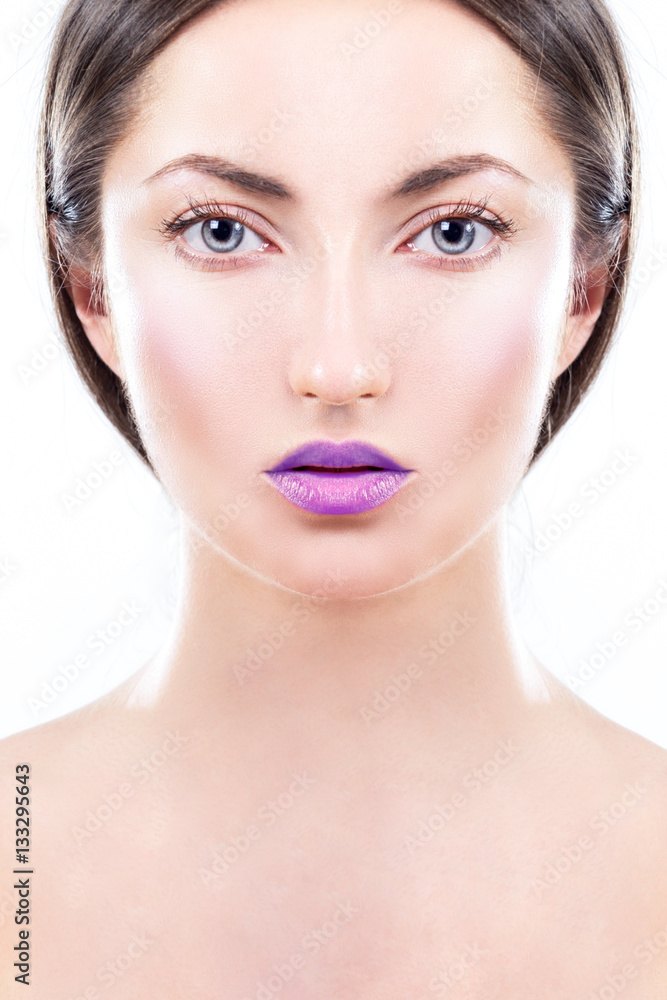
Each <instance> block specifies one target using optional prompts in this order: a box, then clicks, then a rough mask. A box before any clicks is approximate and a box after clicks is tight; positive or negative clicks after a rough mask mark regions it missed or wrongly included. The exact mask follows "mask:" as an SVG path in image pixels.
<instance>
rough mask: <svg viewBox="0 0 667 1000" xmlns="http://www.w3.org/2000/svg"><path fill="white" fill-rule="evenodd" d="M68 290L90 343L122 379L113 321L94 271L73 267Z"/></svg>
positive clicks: (70, 272)
mask: <svg viewBox="0 0 667 1000" xmlns="http://www.w3.org/2000/svg"><path fill="white" fill-rule="evenodd" d="M67 291H68V293H69V296H70V298H71V300H72V302H73V303H74V308H75V309H76V314H77V316H78V317H79V320H80V321H81V325H82V327H83V329H84V331H85V333H86V336H87V337H88V340H89V341H90V342H91V344H92V345H93V347H94V348H95V351H96V352H97V354H99V356H100V357H101V359H102V361H104V363H105V364H107V365H108V366H109V368H111V370H112V371H114V372H115V373H116V375H118V377H119V378H120V379H122V378H123V375H124V373H123V365H122V362H121V359H120V355H119V353H118V350H117V347H116V340H115V337H114V335H113V328H112V325H111V318H110V317H109V315H108V313H107V312H106V309H105V306H104V303H103V302H102V297H101V295H100V290H99V282H98V281H96V280H95V277H94V275H93V274H92V273H91V272H90V271H88V270H86V269H84V268H83V267H76V266H73V267H71V268H70V270H69V275H68V280H67Z"/></svg>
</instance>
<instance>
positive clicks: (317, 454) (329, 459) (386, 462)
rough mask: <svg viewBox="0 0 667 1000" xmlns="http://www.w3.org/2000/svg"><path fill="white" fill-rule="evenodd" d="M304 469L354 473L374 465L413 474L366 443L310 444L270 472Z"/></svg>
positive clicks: (304, 445) (336, 442)
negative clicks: (340, 470)
mask: <svg viewBox="0 0 667 1000" xmlns="http://www.w3.org/2000/svg"><path fill="white" fill-rule="evenodd" d="M304 465H309V466H315V467H316V468H323V469H353V468H357V467H360V466H362V467H363V466H369V465H370V466H373V467H375V468H379V469H387V470H389V471H391V472H411V471H412V470H411V469H406V468H404V467H403V466H402V465H399V463H398V462H395V461H394V460H393V458H390V457H389V455H386V454H385V453H384V452H383V451H380V449H379V448H376V447H374V445H372V444H367V443H366V442H365V441H309V442H308V443H307V444H302V445H301V446H300V447H299V448H296V449H295V450H294V451H291V452H290V453H289V455H285V457H284V458H283V459H281V460H280V462H278V464H277V465H274V467H273V468H272V469H268V470H267V471H268V472H286V471H287V470H290V469H297V468H300V467H301V466H304Z"/></svg>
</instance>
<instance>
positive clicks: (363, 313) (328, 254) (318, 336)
mask: <svg viewBox="0 0 667 1000" xmlns="http://www.w3.org/2000/svg"><path fill="white" fill-rule="evenodd" d="M321 246H322V250H321V252H320V253H319V254H318V255H317V257H318V259H317V264H316V267H315V268H314V270H313V272H312V274H310V276H309V277H308V278H307V279H305V282H304V285H305V287H304V289H303V300H304V301H303V305H304V309H303V312H302V320H301V322H302V324H303V326H302V329H300V331H299V336H298V340H297V347H296V349H295V353H294V356H293V358H292V371H291V382H292V386H293V388H294V390H295V391H296V392H298V393H299V394H301V395H308V396H312V395H315V396H318V397H319V398H321V399H322V400H324V401H327V402H332V403H345V402H350V401H353V400H354V399H358V398H361V397H367V396H379V395H382V394H383V393H384V392H385V391H386V389H387V387H388V382H389V372H388V370H387V369H386V367H384V368H383V367H381V366H380V365H379V364H378V361H377V358H378V352H379V346H380V345H379V343H378V337H379V336H380V335H381V329H382V317H381V316H380V315H378V314H377V310H376V309H375V308H374V306H373V301H374V299H375V295H374V290H373V285H372V281H373V277H372V271H373V269H372V267H371V265H370V262H369V260H368V257H367V255H366V254H364V251H363V244H362V240H361V239H360V238H359V236H358V234H356V233H354V232H351V231H350V230H346V231H345V232H340V231H339V232H336V233H335V234H332V233H331V232H327V234H326V235H325V237H324V238H323V239H322V241H321Z"/></svg>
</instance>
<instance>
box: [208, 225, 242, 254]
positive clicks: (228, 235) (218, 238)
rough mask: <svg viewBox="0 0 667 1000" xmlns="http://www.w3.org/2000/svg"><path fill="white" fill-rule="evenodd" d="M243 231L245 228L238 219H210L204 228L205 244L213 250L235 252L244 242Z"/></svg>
mask: <svg viewBox="0 0 667 1000" xmlns="http://www.w3.org/2000/svg"><path fill="white" fill-rule="evenodd" d="M243 231H244V226H243V225H242V223H240V222H238V221H237V220H236V219H209V220H208V222H206V223H204V226H203V227H202V235H203V237H204V242H205V243H206V244H207V246H209V247H210V249H212V250H220V249H224V250H235V249H236V247H237V246H238V245H239V244H240V243H241V241H242V240H243ZM221 244H228V245H227V246H221Z"/></svg>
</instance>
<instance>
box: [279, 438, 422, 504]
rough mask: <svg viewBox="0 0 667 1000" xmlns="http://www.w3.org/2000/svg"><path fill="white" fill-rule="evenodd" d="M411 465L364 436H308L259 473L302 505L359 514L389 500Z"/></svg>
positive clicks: (294, 501)
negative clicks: (334, 438) (349, 438)
mask: <svg viewBox="0 0 667 1000" xmlns="http://www.w3.org/2000/svg"><path fill="white" fill-rule="evenodd" d="M413 471H414V470H412V469H406V468H404V467H403V466H402V465H400V464H399V463H398V462H395V461H394V459H392V458H391V457H390V456H389V455H387V454H385V453H384V452H383V451H381V450H380V449H379V448H376V447H375V446H374V445H370V444H367V443H366V442H364V441H340V442H338V441H311V442H309V443H307V444H304V445H301V447H299V448H297V449H296V450H295V451H292V452H290V453H289V455H286V456H285V457H284V458H283V459H281V461H280V462H278V464H277V465H275V466H274V467H273V468H272V469H267V470H265V474H266V475H267V476H268V477H269V479H270V481H271V483H272V484H273V485H274V486H275V487H276V489H277V490H278V491H279V492H280V493H281V494H282V495H283V496H284V497H285V499H286V500H289V501H290V503H292V504H294V505H295V506H297V507H301V508H302V509H303V510H309V511H312V512H313V513H315V514H361V513H363V512H364V511H367V510H372V509H373V508H374V507H379V506H380V505H381V504H383V503H386V502H387V500H390V499H391V497H392V496H394V494H395V493H397V492H398V490H400V489H401V487H402V486H403V485H404V483H405V482H406V480H407V479H408V477H409V476H410V475H411V473H412V472H413Z"/></svg>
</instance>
